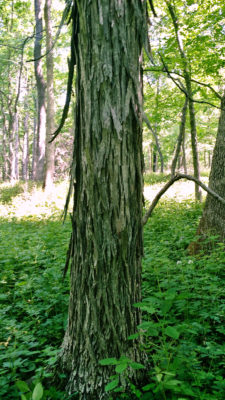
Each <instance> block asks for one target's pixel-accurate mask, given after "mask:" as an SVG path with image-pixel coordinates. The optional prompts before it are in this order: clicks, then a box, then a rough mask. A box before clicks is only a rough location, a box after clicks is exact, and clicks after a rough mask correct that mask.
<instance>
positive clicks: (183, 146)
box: [182, 130, 187, 175]
mask: <svg viewBox="0 0 225 400" xmlns="http://www.w3.org/2000/svg"><path fill="white" fill-rule="evenodd" d="M182 152H183V157H182V165H183V167H184V173H185V174H186V175H187V159H186V151H185V130H184V136H183V141H182Z"/></svg>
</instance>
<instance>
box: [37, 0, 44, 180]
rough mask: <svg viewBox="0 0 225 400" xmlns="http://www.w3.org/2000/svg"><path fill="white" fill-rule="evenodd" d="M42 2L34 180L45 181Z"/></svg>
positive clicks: (39, 18) (38, 16) (38, 7)
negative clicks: (41, 57)
mask: <svg viewBox="0 0 225 400" xmlns="http://www.w3.org/2000/svg"><path fill="white" fill-rule="evenodd" d="M41 3H42V0H34V5H35V21H36V28H35V33H36V34H35V43H34V59H35V62H34V70H35V77H36V84H37V103H38V118H37V142H36V143H37V146H36V161H35V167H36V168H35V170H34V179H35V180H40V181H43V179H44V162H45V137H46V129H45V124H46V110H45V82H44V77H43V71H42V59H39V58H40V56H41V42H42V36H43V26H42V11H41Z"/></svg>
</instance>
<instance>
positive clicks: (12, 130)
mask: <svg viewBox="0 0 225 400" xmlns="http://www.w3.org/2000/svg"><path fill="white" fill-rule="evenodd" d="M17 128H18V116H17V114H15V115H13V114H12V113H10V117H9V126H8V135H9V166H10V168H9V175H10V181H11V182H14V181H16V180H17V169H16V161H17V159H16V147H17V141H16V135H17Z"/></svg>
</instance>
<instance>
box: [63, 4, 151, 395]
mask: <svg viewBox="0 0 225 400" xmlns="http://www.w3.org/2000/svg"><path fill="white" fill-rule="evenodd" d="M145 13H146V4H145V1H139V0H133V1H131V2H127V1H126V0H99V1H98V2H97V1H92V2H88V1H86V0H78V1H76V2H75V3H74V9H73V15H74V20H76V24H74V30H73V35H74V46H75V54H76V62H77V80H76V98H77V104H76V110H75V140H74V156H73V160H74V161H73V167H72V184H73V183H75V198H74V208H73V217H72V220H73V234H72V239H71V248H70V253H71V258H72V263H71V292H70V302H69V321H68V328H67V331H66V334H65V338H64V342H63V345H62V352H61V356H60V358H59V361H58V370H62V371H64V372H65V374H66V376H67V377H68V382H67V385H66V390H67V392H68V393H69V394H71V393H74V392H78V393H79V395H78V398H79V399H82V400H100V399H103V398H104V399H106V398H108V397H109V395H108V394H107V393H105V392H104V386H105V384H106V383H107V382H108V379H109V376H110V375H111V374H112V369H111V368H110V367H101V366H100V365H99V360H101V359H103V358H107V357H119V356H120V355H125V354H126V355H127V356H128V357H130V358H132V359H133V360H136V361H138V360H139V359H140V356H139V348H138V344H137V343H136V342H133V341H128V340H127V337H128V336H129V335H130V334H132V333H134V332H135V331H136V327H137V324H138V323H139V322H140V312H139V310H138V309H135V308H134V307H133V304H134V303H135V302H137V301H140V298H141V259H142V254H143V249H142V223H141V221H142V189H143V187H142V186H143V180H142V171H143V159H142V128H141V125H142V121H141V118H142V117H141V116H142V86H141V70H140V61H139V60H140V56H141V49H142V42H143V37H144V34H145V32H146V31H145V22H146V15H145Z"/></svg>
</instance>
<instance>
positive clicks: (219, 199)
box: [142, 174, 225, 225]
mask: <svg viewBox="0 0 225 400" xmlns="http://www.w3.org/2000/svg"><path fill="white" fill-rule="evenodd" d="M180 179H188V180H189V181H193V182H195V183H197V185H199V186H201V188H202V189H204V190H205V191H206V192H207V193H209V194H210V195H211V196H213V197H215V198H216V199H217V200H218V201H220V203H222V204H223V205H224V206H225V199H223V198H222V197H220V196H219V195H218V194H217V193H216V192H214V191H213V190H212V189H210V188H209V187H208V186H206V185H204V183H202V182H201V181H199V180H198V179H196V178H194V176H191V175H186V174H176V175H175V176H174V177H172V178H171V179H170V180H169V182H167V183H166V184H165V185H164V186H163V188H162V189H161V190H160V191H159V192H158V193H157V195H156V196H155V198H154V200H153V202H152V204H151V206H150V207H149V209H148V211H147V212H146V213H145V215H144V216H143V219H142V224H143V225H145V224H146V223H147V221H148V219H149V218H150V217H151V215H152V213H153V210H154V208H155V207H156V206H157V204H158V202H159V200H160V199H161V197H162V196H163V194H164V193H165V192H166V191H167V190H168V189H169V188H170V186H172V185H173V184H174V182H176V181H179V180H180Z"/></svg>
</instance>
